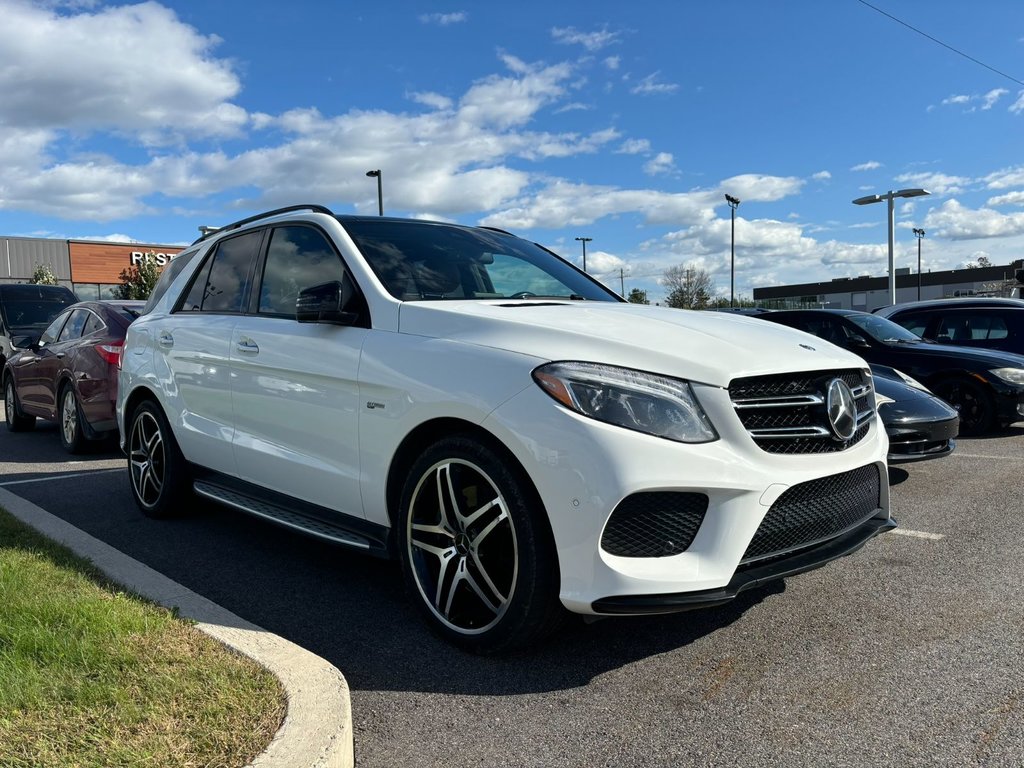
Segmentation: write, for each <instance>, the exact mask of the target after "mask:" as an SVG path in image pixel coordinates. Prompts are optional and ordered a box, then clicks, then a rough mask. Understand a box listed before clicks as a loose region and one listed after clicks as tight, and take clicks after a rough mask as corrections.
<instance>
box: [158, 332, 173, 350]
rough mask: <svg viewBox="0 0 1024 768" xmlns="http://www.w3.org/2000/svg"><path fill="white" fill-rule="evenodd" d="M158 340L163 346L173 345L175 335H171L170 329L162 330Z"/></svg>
mask: <svg viewBox="0 0 1024 768" xmlns="http://www.w3.org/2000/svg"><path fill="white" fill-rule="evenodd" d="M157 342H158V343H159V344H160V346H161V347H173V346H174V336H173V335H171V332H170V331H162V332H161V333H160V337H159V338H158V339H157Z"/></svg>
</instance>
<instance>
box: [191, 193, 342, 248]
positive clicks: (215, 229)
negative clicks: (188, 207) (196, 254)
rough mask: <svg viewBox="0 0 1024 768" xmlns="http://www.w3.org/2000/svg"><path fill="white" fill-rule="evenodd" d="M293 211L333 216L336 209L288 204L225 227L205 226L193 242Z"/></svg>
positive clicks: (323, 206)
mask: <svg viewBox="0 0 1024 768" xmlns="http://www.w3.org/2000/svg"><path fill="white" fill-rule="evenodd" d="M291 211H313V212H315V213H326V214H327V215H328V216H333V215H334V211H332V210H331V209H330V208H328V207H327V206H325V205H317V204H315V203H302V204H299V205H286V206H285V207H284V208H275V209H274V210H272V211H265V212H263V213H257V214H256V215H255V216H250V217H249V218H247V219H242V220H241V221H235V222H232V223H231V224H226V225H224V226H223V227H203V228H202V229H201V230H200V231H202V230H206V231H203V234H201V235H200V236H199V237H197V238H196V239H195V240H194V241H193V243H192V244H193V245H195V244H196V243H199V242H202V241H203V240H205V239H206V238H208V237H209V236H210V235H212V234H214V233H215V232H227V231H229V230H232V229H238V228H239V227H242V226H244V225H246V224H251V223H252V222H254V221H259V220H260V219H267V218H270V217H271V216H277V215H278V214H281V213H290V212H291Z"/></svg>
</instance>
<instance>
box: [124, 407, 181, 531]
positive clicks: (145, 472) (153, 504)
mask: <svg viewBox="0 0 1024 768" xmlns="http://www.w3.org/2000/svg"><path fill="white" fill-rule="evenodd" d="M128 479H129V482H130V484H131V488H132V496H133V497H134V498H135V503H136V504H137V505H138V507H139V509H141V510H142V513H143V514H144V515H147V516H148V517H156V518H167V517H175V516H178V515H181V514H184V512H185V511H186V510H185V508H184V507H185V503H186V501H187V496H188V494H189V493H190V492H191V480H190V478H189V477H188V466H187V464H186V463H185V457H184V456H182V454H181V449H180V448H178V443H177V441H176V440H175V439H174V434H173V433H172V432H171V427H170V425H169V424H168V423H167V418H166V417H165V416H164V414H163V411H162V410H161V409H160V406H159V405H157V404H156V403H155V402H153V401H152V400H146V401H144V402H142V403H140V404H139V406H138V407H137V408H136V409H135V410H134V411H133V412H132V415H131V420H130V426H129V429H128Z"/></svg>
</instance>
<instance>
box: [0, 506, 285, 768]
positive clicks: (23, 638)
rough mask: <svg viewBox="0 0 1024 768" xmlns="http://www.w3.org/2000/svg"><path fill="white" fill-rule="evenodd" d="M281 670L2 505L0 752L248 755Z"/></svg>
mask: <svg viewBox="0 0 1024 768" xmlns="http://www.w3.org/2000/svg"><path fill="white" fill-rule="evenodd" d="M284 712H285V697H284V693H283V691H282V689H281V687H280V684H279V682H278V681H277V679H276V678H275V677H274V676H273V675H272V674H270V673H269V672H267V671H266V670H265V669H263V668H262V667H260V666H259V665H257V664H255V663H254V662H252V661H251V660H249V659H247V658H245V657H243V656H240V655H239V654H236V653H234V652H232V651H230V650H229V649H227V648H225V647H224V646H222V645H220V644H219V643H217V642H216V641H214V640H213V639H211V638H209V637H208V636H206V635H204V634H203V633H202V632H200V631H199V630H198V629H196V628H195V627H194V626H192V625H191V624H189V623H187V622H185V621H181V620H179V619H176V618H175V617H174V616H172V614H171V613H170V612H169V611H167V610H165V609H163V608H160V607H158V606H155V605H153V604H151V603H149V602H147V601H145V600H142V599H140V598H138V597H136V596H133V595H131V594H128V593H126V592H125V591H124V590H123V589H120V588H118V587H117V586H116V585H114V584H111V583H110V582H109V581H107V580H106V579H105V578H104V577H103V576H102V575H101V574H100V573H99V572H98V571H96V570H95V569H94V568H93V567H92V566H90V565H89V564H88V563H87V562H86V561H84V560H82V559H80V558H77V557H75V556H74V555H73V554H72V553H71V552H69V551H68V550H66V549H64V548H63V547H60V546H58V545H56V544H54V543H53V542H51V541H49V540H48V539H46V538H44V537H42V536H40V535H39V534H37V533H36V532H35V531H33V530H32V529H31V528H28V527H27V526H24V525H22V524H21V523H20V522H18V521H17V520H15V519H14V518H13V517H11V516H10V515H9V514H8V513H7V512H5V511H3V510H2V509H0V766H3V768H38V767H39V766H47V767H48V768H49V767H51V766H52V767H53V768H64V767H65V766H66V767H67V768H71V766H75V768H80V767H81V768H84V767H86V766H97V768H98V767H99V766H104V767H105V768H106V767H107V766H131V767H132V768H135V767H136V766H138V767H140V768H142V767H146V766H152V767H153V768H174V767H176V766H190V767H191V766H204V767H207V766H210V767H212V766H241V765H245V764H246V763H248V762H250V761H251V760H252V759H253V758H254V757H255V756H256V755H257V754H259V753H260V752H261V751H262V750H263V749H264V748H265V747H266V745H267V744H268V743H269V742H270V739H271V738H272V737H273V735H274V734H275V733H276V732H277V729H278V728H279V727H280V724H281V722H282V720H283V718H284Z"/></svg>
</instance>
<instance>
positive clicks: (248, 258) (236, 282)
mask: <svg viewBox="0 0 1024 768" xmlns="http://www.w3.org/2000/svg"><path fill="white" fill-rule="evenodd" d="M262 239H263V232H262V231H259V232H248V233H246V234H244V235H239V236H238V237H231V238H228V239H227V240H223V241H221V242H220V243H219V244H218V245H217V250H216V252H215V253H214V254H213V260H212V262H211V266H210V272H209V277H208V278H207V280H206V284H205V285H204V286H203V288H202V291H203V292H202V303H201V304H200V309H201V310H202V311H203V312H241V311H242V301H243V299H244V298H245V295H246V289H247V288H248V282H249V269H250V267H251V266H252V262H253V259H254V258H255V257H256V252H257V250H258V249H259V246H260V242H261V241H262ZM198 285H199V281H198V280H197V281H196V283H195V284H194V285H193V293H194V291H195V288H196V286H198ZM192 298H193V295H192V294H190V295H189V299H190V300H191V299H192Z"/></svg>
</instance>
